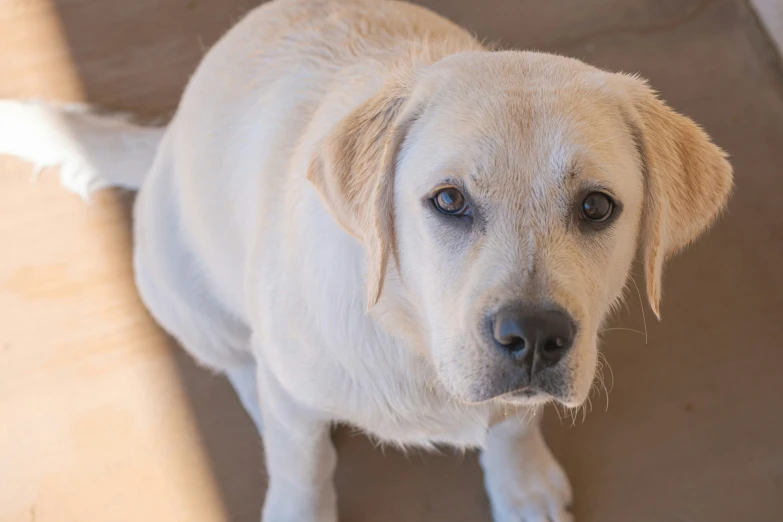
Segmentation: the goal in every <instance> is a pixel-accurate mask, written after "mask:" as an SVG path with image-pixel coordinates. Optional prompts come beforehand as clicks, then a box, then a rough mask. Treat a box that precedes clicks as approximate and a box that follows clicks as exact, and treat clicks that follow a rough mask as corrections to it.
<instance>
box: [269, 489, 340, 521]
mask: <svg viewBox="0 0 783 522" xmlns="http://www.w3.org/2000/svg"><path fill="white" fill-rule="evenodd" d="M261 521H262V522H337V494H336V492H335V490H334V487H333V486H332V484H331V483H329V484H327V485H325V486H324V487H321V488H317V489H309V488H300V487H293V486H291V485H287V484H286V485H279V484H278V485H275V484H274V483H271V484H270V485H269V488H268V489H267V493H266V499H265V501H264V509H263V513H262V516H261Z"/></svg>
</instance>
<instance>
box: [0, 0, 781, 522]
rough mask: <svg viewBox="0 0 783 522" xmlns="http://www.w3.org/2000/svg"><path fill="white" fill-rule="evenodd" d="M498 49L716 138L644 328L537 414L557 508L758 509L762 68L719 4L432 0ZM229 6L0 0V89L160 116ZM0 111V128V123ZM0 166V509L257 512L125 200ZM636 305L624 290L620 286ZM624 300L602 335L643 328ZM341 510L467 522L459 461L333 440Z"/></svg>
mask: <svg viewBox="0 0 783 522" xmlns="http://www.w3.org/2000/svg"><path fill="white" fill-rule="evenodd" d="M426 3H428V4H429V5H430V6H431V7H433V8H434V9H435V10H437V11H438V12H440V13H443V14H445V15H447V16H449V17H451V18H452V19H454V20H455V21H457V22H459V23H461V24H463V25H466V26H467V27H469V28H470V29H472V30H473V31H475V32H476V33H477V34H478V35H480V36H482V37H485V38H487V39H489V40H499V41H500V42H502V43H503V44H504V45H505V46H509V47H520V48H528V49H531V48H535V49H540V50H547V51H557V52H561V53H565V54H569V55H573V56H576V57H579V58H582V59H584V60H586V61H588V62H590V63H593V64H595V65H598V66H601V67H606V68H610V69H615V70H624V71H629V72H639V73H641V74H642V75H644V76H647V77H648V78H650V79H651V81H652V84H653V85H654V86H655V87H657V88H658V89H659V90H660V92H661V93H662V96H663V97H664V98H665V99H667V100H668V101H669V102H670V103H671V104H672V105H673V106H674V107H676V108H678V109H679V110H681V111H683V112H685V113H687V114H689V115H690V116H692V117H694V118H695V119H696V120H697V121H699V122H700V123H701V124H703V126H704V127H705V128H706V129H707V131H708V132H710V133H711V134H712V135H713V136H714V138H715V141H716V142H717V143H718V144H720V145H721V146H722V147H724V148H725V149H727V150H728V151H729V152H730V153H731V156H732V161H733V163H734V166H735V169H736V179H737V187H738V188H737V192H736V194H735V196H734V198H733V200H732V202H731V205H730V209H729V212H728V213H727V215H726V217H725V218H724V219H723V220H722V221H721V222H720V224H719V225H718V226H717V227H716V228H715V229H714V230H713V232H712V233H711V234H710V235H709V236H708V237H707V238H706V239H705V240H703V241H700V242H699V243H698V244H697V245H695V246H694V247H693V248H691V249H690V250H689V251H688V252H687V254H685V255H683V256H682V257H680V258H678V259H677V260H676V261H675V262H674V263H672V264H671V267H670V269H669V271H668V273H667V278H666V282H665V291H666V292H665V299H664V303H663V316H664V321H663V322H662V323H656V322H655V321H654V320H653V319H652V315H651V313H650V312H649V310H646V311H645V313H646V328H647V342H645V336H643V335H640V334H638V333H636V332H632V331H628V330H612V331H609V332H607V333H606V335H605V352H606V354H607V356H608V359H609V361H610V363H611V365H612V369H613V375H614V386H613V389H612V392H611V401H610V407H609V408H608V411H606V408H605V401H606V399H605V397H604V396H600V397H594V398H593V405H594V410H593V411H592V413H590V414H589V415H588V416H587V419H586V420H585V421H584V422H582V421H581V420H579V421H577V422H576V424H575V425H574V426H571V422H570V421H562V422H559V421H558V418H557V415H555V414H554V412H550V413H549V414H548V419H547V431H548V433H549V440H550V441H551V443H552V446H553V448H554V451H555V453H556V454H557V455H558V456H559V458H560V459H561V461H562V462H563V463H564V465H565V467H566V468H567V470H568V472H569V474H570V476H571V478H572V480H573V483H574V487H575V492H576V503H575V512H576V515H577V520H578V521H579V522H628V521H633V522H648V521H649V522H662V521H671V522H737V521H742V522H773V521H778V520H783V410H782V409H781V399H783V349H781V346H780V340H781V338H783V276H781V268H782V267H783V203H781V196H783V75H782V73H781V68H780V62H779V61H778V59H777V57H776V55H775V53H774V51H773V49H774V48H773V46H772V45H771V44H770V40H769V39H768V38H767V37H766V35H765V34H764V33H763V32H762V31H761V30H760V28H759V24H758V23H757V21H756V19H755V17H754V16H753V15H752V13H751V11H750V10H749V8H748V6H747V4H746V3H745V2H744V1H741V0H708V1H701V0H581V1H575V0H549V1H547V2H543V1H534V0H524V1H523V0H518V1H515V2H507V1H501V0H496V1H495V0H493V1H489V0H481V1H479V0H470V1H469V0H431V1H429V2H426ZM253 4H254V2H251V1H243V0H221V1H218V0H135V1H133V2H129V1H127V0H102V1H98V0H51V1H46V0H6V1H5V2H3V3H0V97H20V96H21V97H30V96H35V97H44V98H52V99H61V100H79V99H84V100H89V101H90V102H93V103H97V104H100V105H103V106H105V107H108V108H111V109H126V110H130V111H133V112H135V113H137V114H140V115H143V116H165V115H166V114H169V113H170V112H171V111H172V109H173V108H174V106H175V104H176V102H177V99H178V96H179V94H180V92H181V90H182V87H183V85H184V82H185V81H186V79H187V77H188V75H189V74H190V73H191V72H192V71H193V69H194V67H195V66H196V64H197V62H198V60H199V58H200V56H201V55H202V52H203V49H204V48H207V47H208V46H209V45H211V44H212V43H213V42H214V41H215V40H216V39H217V38H218V36H219V35H220V34H221V33H222V32H224V31H225V30H226V29H227V28H228V27H229V26H230V25H231V24H232V23H233V22H234V21H236V20H237V19H238V17H239V16H240V15H241V13H242V12H244V11H246V10H247V9H248V8H250V7H252V5H253ZM0 125H2V122H0ZM29 175H30V167H29V165H26V164H23V163H22V162H20V161H16V160H11V159H7V158H3V159H0V245H4V248H3V254H2V256H0V521H2V522H33V521H35V522H49V521H51V522H69V521H77V520H79V521H83V522H92V521H100V522H113V521H126V520H152V521H160V522H167V521H183V520H199V521H204V522H213V521H214V522H218V521H236V522H250V521H254V520H258V514H259V511H260V506H261V502H262V498H263V489H264V479H263V473H262V460H261V448H260V445H259V443H258V441H257V440H256V437H255V436H254V433H253V429H252V426H251V424H250V422H249V421H248V420H247V418H246V417H245V415H244V413H243V411H242V409H241V407H240V406H239V404H238V402H237V400H236V399H235V398H234V396H233V393H232V391H231V389H230V388H229V387H228V385H227V384H226V382H225V381H224V380H223V379H221V378H218V377H215V376H212V375H210V374H208V373H207V372H204V371H203V370H201V369H198V368H196V367H195V366H194V365H193V363H192V362H191V361H190V359H189V358H188V357H187V356H186V355H184V354H183V353H182V352H181V351H180V350H178V349H177V348H176V347H175V346H173V344H172V343H171V342H170V341H169V340H168V339H167V338H166V337H165V336H164V335H163V334H162V333H161V332H160V331H159V329H158V328H157V327H156V326H155V325H154V323H153V322H152V320H151V319H150V318H149V316H148V315H147V314H146V313H145V311H144V309H143V308H142V306H141V304H140V303H139V300H138V298H137V297H136V295H135V292H134V289H133V284H132V280H131V270H130V250H129V228H128V222H129V214H128V201H127V198H123V197H120V196H118V195H117V194H114V193H111V192H108V193H105V194H102V195H101V196H100V197H98V198H97V201H96V202H95V204H93V205H92V206H87V205H84V204H82V203H81V202H80V201H79V200H78V199H77V198H76V197H74V196H72V195H70V194H67V193H65V192H63V191H62V190H61V189H60V188H59V187H58V186H57V182H56V179H55V177H54V176H53V175H51V174H49V175H44V176H42V178H41V180H40V181H39V183H38V184H35V185H33V184H31V183H29ZM634 297H635V296H634ZM642 314H643V311H642V308H641V305H640V303H639V301H637V300H635V299H631V300H629V310H627V311H623V312H621V313H620V314H619V315H618V317H617V318H616V320H615V321H614V323H615V324H614V326H616V327H618V328H629V329H634V330H644V328H645V321H644V319H643V316H642ZM336 440H337V445H338V447H339V452H340V467H339V472H338V483H339V493H340V503H341V510H342V520H344V521H352V522H358V521H372V522H400V521H404V522H418V521H427V522H430V521H433V522H434V521H444V522H445V521H450V522H460V521H465V522H467V521H471V522H476V521H488V520H489V516H488V510H487V501H486V498H485V496H484V493H483V489H482V486H481V477H480V474H479V469H478V466H477V463H476V459H475V456H474V455H467V456H451V455H441V456H434V455H428V454H423V453H415V452H414V453H413V454H411V455H408V456H407V457H406V456H403V455H401V454H399V453H397V452H395V451H392V450H386V451H385V452H382V451H381V450H379V449H377V448H374V447H373V446H372V445H371V444H370V443H369V442H368V441H366V440H365V439H364V438H363V437H361V436H356V435H353V434H351V433H350V432H347V431H344V432H340V433H338V434H337V435H336Z"/></svg>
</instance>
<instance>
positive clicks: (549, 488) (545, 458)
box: [482, 446, 574, 522]
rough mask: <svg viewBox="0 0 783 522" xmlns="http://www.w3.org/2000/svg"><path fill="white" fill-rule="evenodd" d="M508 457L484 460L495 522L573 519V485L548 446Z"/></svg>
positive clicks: (566, 520) (571, 520)
mask: <svg viewBox="0 0 783 522" xmlns="http://www.w3.org/2000/svg"><path fill="white" fill-rule="evenodd" d="M508 457H510V458H508V459H507V460H505V462H499V461H494V462H489V461H487V460H486V459H482V466H483V467H484V481H485V485H486V489H487V495H488V496H489V501H490V505H491V507H492V517H493V520H494V522H573V520H574V518H573V515H572V514H571V512H570V505H571V499H572V496H571V495H572V493H571V484H570V483H569V481H568V477H567V476H566V474H565V472H564V471H563V468H562V467H561V466H560V464H559V463H558V462H557V460H555V457H554V456H553V455H552V453H551V452H550V451H549V449H548V448H546V446H542V447H540V448H539V449H538V450H537V451H535V452H530V451H527V452H523V453H517V454H514V455H509V456H508Z"/></svg>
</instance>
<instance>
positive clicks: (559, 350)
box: [541, 337, 569, 359]
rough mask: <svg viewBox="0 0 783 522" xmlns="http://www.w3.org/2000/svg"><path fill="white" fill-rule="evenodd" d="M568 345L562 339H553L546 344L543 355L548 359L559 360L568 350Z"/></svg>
mask: <svg viewBox="0 0 783 522" xmlns="http://www.w3.org/2000/svg"><path fill="white" fill-rule="evenodd" d="M568 344H569V343H568V342H566V340H565V339H563V338H562V337H552V338H550V339H547V340H546V341H545V342H544V346H543V347H542V348H543V350H541V354H542V355H543V356H544V357H546V358H548V359H559V358H560V357H561V356H562V355H563V352H565V351H566V350H567V349H568Z"/></svg>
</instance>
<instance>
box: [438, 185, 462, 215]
mask: <svg viewBox="0 0 783 522" xmlns="http://www.w3.org/2000/svg"><path fill="white" fill-rule="evenodd" d="M432 202H433V203H434V204H435V208H437V209H438V210H439V211H441V212H443V213H444V214H449V215H452V216H463V215H465V214H468V213H469V211H470V207H468V203H467V201H466V200H465V196H464V195H463V194H462V192H460V191H459V190H458V189H456V188H454V187H447V188H444V189H442V190H441V191H440V192H438V193H437V194H435V197H434V198H432Z"/></svg>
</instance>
